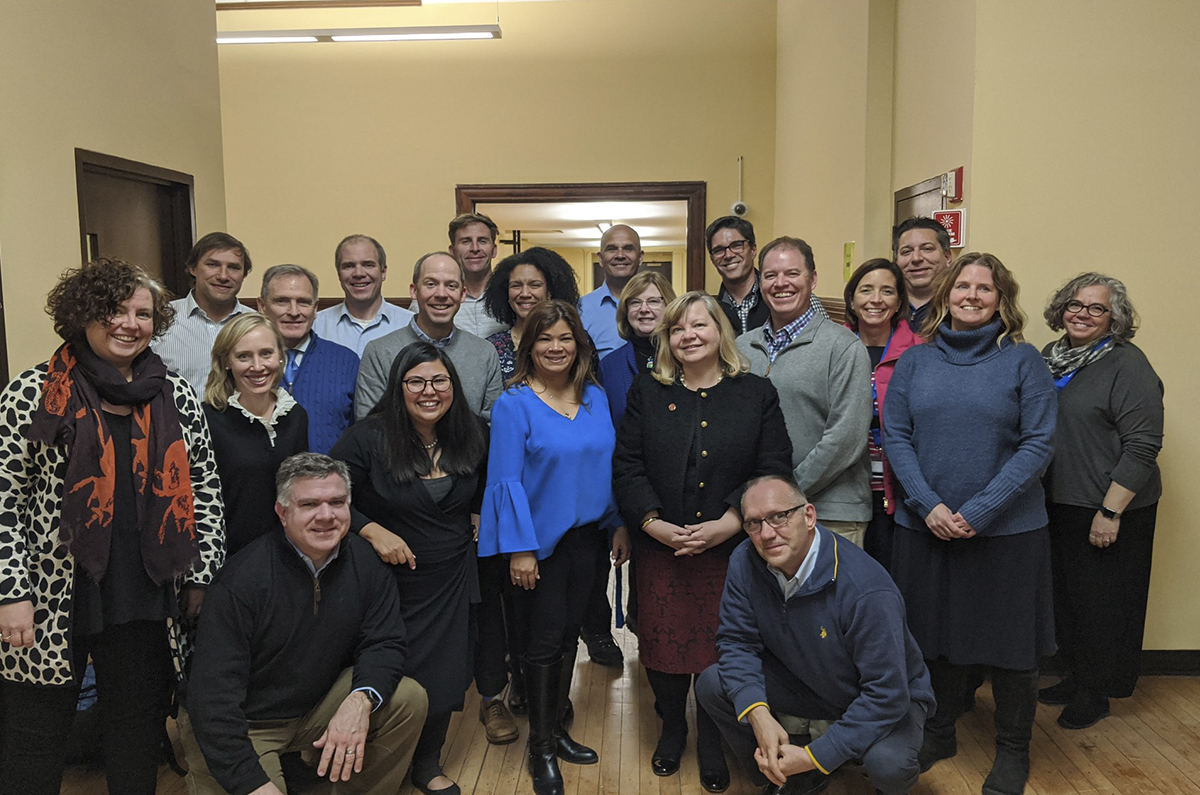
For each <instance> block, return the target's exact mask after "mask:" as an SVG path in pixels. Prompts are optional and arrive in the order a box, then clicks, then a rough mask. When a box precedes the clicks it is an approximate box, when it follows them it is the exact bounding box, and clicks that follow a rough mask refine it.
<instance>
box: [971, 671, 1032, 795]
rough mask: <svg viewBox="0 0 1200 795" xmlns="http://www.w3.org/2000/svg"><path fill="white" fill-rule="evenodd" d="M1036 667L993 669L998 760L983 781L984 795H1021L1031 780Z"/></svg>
mask: <svg viewBox="0 0 1200 795" xmlns="http://www.w3.org/2000/svg"><path fill="white" fill-rule="evenodd" d="M1037 688H1038V672H1037V669H1036V668H1032V669H1029V670H1025V671H1014V670H1010V669H1007V668H993V669H992V695H993V696H994V697H995V699H996V761H995V762H994V763H993V764H992V771H991V772H990V773H988V777H987V779H985V780H984V782H983V795H1021V793H1023V792H1024V791H1025V782H1026V781H1027V780H1028V779H1029V740H1030V738H1031V737H1032V736H1033V719H1034V717H1036V715H1037Z"/></svg>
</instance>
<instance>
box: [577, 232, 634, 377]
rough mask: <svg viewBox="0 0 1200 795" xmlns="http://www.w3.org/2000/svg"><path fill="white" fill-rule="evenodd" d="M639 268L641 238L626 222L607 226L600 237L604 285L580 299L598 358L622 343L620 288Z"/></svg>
mask: <svg viewBox="0 0 1200 795" xmlns="http://www.w3.org/2000/svg"><path fill="white" fill-rule="evenodd" d="M640 267H642V239H641V238H640V237H639V236H638V233H637V232H635V231H634V230H633V228H632V227H629V226H626V225H625V224H616V225H615V226H610V227H609V228H608V229H607V230H606V231H605V232H604V234H603V235H601V236H600V270H601V271H603V272H604V284H602V285H600V286H599V287H598V288H596V289H595V290H593V291H592V292H590V293H588V294H587V295H585V296H583V297H582V298H580V299H579V314H580V319H581V320H583V328H584V329H585V330H586V331H587V333H588V334H589V335H590V336H591V338H592V343H593V344H594V345H595V346H596V358H597V360H599V359H603V358H604V357H605V356H606V355H607V354H609V353H610V352H612V351H614V350H616V349H617V348H619V347H621V346H622V345H624V344H625V341H624V340H622V339H621V335H620V334H618V333H617V304H618V303H619V302H620V300H621V291H622V290H624V289H625V285H627V284H629V280H630V279H632V278H633V276H634V274H636V273H637V272H638V268H640Z"/></svg>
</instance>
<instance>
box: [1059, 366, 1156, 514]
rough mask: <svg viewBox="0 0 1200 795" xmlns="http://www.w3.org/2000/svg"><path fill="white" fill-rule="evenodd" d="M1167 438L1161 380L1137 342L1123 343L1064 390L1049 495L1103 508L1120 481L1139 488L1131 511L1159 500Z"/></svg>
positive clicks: (1131, 503)
mask: <svg viewBox="0 0 1200 795" xmlns="http://www.w3.org/2000/svg"><path fill="white" fill-rule="evenodd" d="M1051 345H1053V343H1051ZM1050 347H1051V346H1050V345H1048V346H1046V349H1045V350H1044V351H1043V352H1042V353H1043V355H1045V354H1046V353H1047V352H1048V351H1049V349H1050ZM1162 440H1163V384H1162V381H1161V380H1160V379H1159V377H1158V374H1157V373H1155V372H1154V368H1153V367H1151V366H1150V362H1149V361H1148V360H1147V359H1146V355H1145V354H1144V353H1142V352H1141V350H1140V349H1139V348H1138V347H1137V346H1136V345H1134V344H1133V343H1131V342H1119V343H1117V346H1116V347H1115V348H1113V349H1112V350H1111V351H1109V353H1108V355H1106V356H1105V357H1104V358H1102V359H1100V360H1099V361H1097V362H1094V363H1092V364H1089V365H1087V366H1086V367H1084V368H1083V369H1082V370H1080V371H1079V372H1078V373H1077V374H1076V375H1075V377H1074V378H1072V379H1071V382H1070V383H1069V384H1067V385H1066V386H1065V387H1063V389H1062V390H1061V391H1060V392H1059V393H1058V428H1057V430H1056V431H1055V434H1054V459H1053V460H1052V461H1051V462H1050V470H1049V471H1048V472H1047V474H1046V496H1047V498H1048V499H1049V500H1050V502H1055V503H1061V504H1064V505H1075V506H1079V507H1082V508H1099V507H1100V503H1101V502H1102V501H1103V500H1104V495H1105V494H1106V493H1107V492H1108V485H1109V483H1111V482H1112V481H1114V480H1115V481H1116V482H1117V483H1119V484H1121V485H1122V486H1124V487H1125V488H1127V489H1129V490H1130V491H1132V492H1134V493H1135V496H1134V498H1133V501H1132V502H1130V503H1129V507H1128V508H1126V510H1132V509H1134V508H1144V507H1146V506H1147V505H1153V504H1154V503H1156V502H1158V498H1159V497H1160V496H1161V495H1162V477H1161V476H1160V475H1159V472H1158V451H1159V449H1161V448H1162Z"/></svg>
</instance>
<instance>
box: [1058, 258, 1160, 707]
mask: <svg viewBox="0 0 1200 795" xmlns="http://www.w3.org/2000/svg"><path fill="white" fill-rule="evenodd" d="M1045 318H1046V324H1047V325H1049V326H1050V329H1051V330H1052V331H1062V332H1063V336H1062V337H1061V338H1060V339H1059V340H1057V341H1056V342H1052V343H1050V344H1049V345H1047V346H1046V348H1045V349H1044V350H1043V351H1042V356H1043V357H1045V359H1046V364H1048V365H1049V366H1050V374H1051V375H1052V376H1054V378H1055V383H1056V386H1057V387H1058V430H1057V431H1056V433H1055V436H1054V441H1055V446H1054V459H1053V460H1052V461H1051V462H1050V469H1049V471H1048V472H1047V473H1046V496H1047V498H1048V499H1049V502H1050V504H1049V511H1050V552H1051V556H1052V557H1051V563H1052V566H1051V567H1052V569H1053V571H1054V608H1055V619H1056V620H1055V626H1056V628H1057V631H1058V649H1059V654H1060V656H1061V657H1062V659H1063V662H1064V663H1065V666H1066V676H1065V677H1064V678H1063V680H1062V681H1061V682H1059V683H1058V684H1056V685H1052V686H1051V687H1047V688H1044V689H1043V690H1041V691H1040V692H1039V694H1038V698H1039V700H1040V701H1041V702H1042V703H1043V704H1059V705H1065V709H1063V711H1062V714H1061V715H1059V717H1058V725H1059V726H1062V727H1063V728H1065V729H1083V728H1086V727H1088V726H1091V725H1092V724H1094V723H1096V721H1098V720H1100V719H1101V718H1103V717H1104V716H1106V715H1108V699H1109V698H1110V697H1113V698H1125V697H1128V696H1130V695H1132V694H1133V689H1134V687H1135V686H1136V685H1137V680H1138V673H1139V671H1140V665H1139V661H1140V658H1141V653H1142V634H1143V632H1144V630H1145V627H1146V598H1147V596H1148V593H1149V589H1150V558H1151V553H1152V552H1153V549H1154V521H1155V514H1156V512H1157V510H1158V498H1159V497H1160V496H1161V495H1162V477H1161V476H1160V474H1159V471H1158V451H1159V449H1160V448H1161V447H1162V437H1163V385H1162V381H1161V380H1160V379H1159V377H1158V374H1157V373H1155V372H1154V368H1153V367H1151V366H1150V362H1149V361H1147V359H1146V355H1145V354H1144V353H1142V351H1141V350H1140V349H1139V348H1138V347H1137V346H1136V345H1134V344H1133V343H1132V342H1131V341H1130V340H1132V339H1133V335H1134V332H1136V331H1137V312H1136V311H1135V310H1134V308H1133V304H1132V303H1131V302H1130V300H1129V293H1128V292H1127V291H1126V290H1125V285H1124V284H1122V283H1121V282H1120V281H1118V280H1117V279H1114V278H1112V277H1111V276H1105V275H1103V274H1099V273H1083V274H1080V275H1079V276H1076V277H1075V278H1074V279H1071V280H1070V281H1069V282H1067V283H1066V284H1065V285H1063V286H1062V288H1060V289H1059V290H1058V292H1057V293H1055V294H1054V296H1053V297H1052V298H1051V299H1050V303H1049V305H1048V306H1047V307H1046V313H1045Z"/></svg>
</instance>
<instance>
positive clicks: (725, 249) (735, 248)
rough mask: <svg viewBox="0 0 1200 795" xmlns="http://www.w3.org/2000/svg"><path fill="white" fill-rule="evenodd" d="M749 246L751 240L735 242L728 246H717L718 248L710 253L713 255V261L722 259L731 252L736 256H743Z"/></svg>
mask: <svg viewBox="0 0 1200 795" xmlns="http://www.w3.org/2000/svg"><path fill="white" fill-rule="evenodd" d="M748 245H750V241H749V240H735V241H733V242H732V243H730V244H729V245H728V246H717V247H716V248H710V249H709V250H708V253H709V254H710V255H712V258H713V259H721V258H722V257H724V256H725V255H726V254H728V253H729V252H731V251H732V252H733V253H735V254H741V253H742V252H743V251H745V250H746V246H748Z"/></svg>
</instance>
